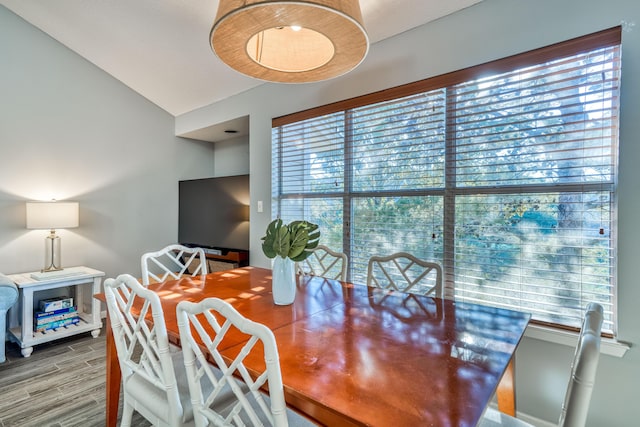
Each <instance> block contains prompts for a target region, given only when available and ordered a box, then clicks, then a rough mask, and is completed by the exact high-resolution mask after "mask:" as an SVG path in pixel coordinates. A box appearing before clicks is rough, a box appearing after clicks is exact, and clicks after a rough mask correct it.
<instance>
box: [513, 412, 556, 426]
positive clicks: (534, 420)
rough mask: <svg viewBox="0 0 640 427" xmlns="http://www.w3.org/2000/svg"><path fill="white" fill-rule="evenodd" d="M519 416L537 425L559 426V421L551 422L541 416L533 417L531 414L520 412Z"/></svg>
mask: <svg viewBox="0 0 640 427" xmlns="http://www.w3.org/2000/svg"><path fill="white" fill-rule="evenodd" d="M517 415H518V418H520V419H521V420H522V421H525V422H527V423H529V424H531V425H533V426H535V427H558V424H557V423H550V422H549V421H544V420H541V419H540V418H536V417H532V416H531V415H529V414H525V413H522V412H518V414H517Z"/></svg>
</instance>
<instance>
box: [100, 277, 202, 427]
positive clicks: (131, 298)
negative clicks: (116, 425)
mask: <svg viewBox="0 0 640 427" xmlns="http://www.w3.org/2000/svg"><path fill="white" fill-rule="evenodd" d="M104 291H105V295H106V300H107V310H108V311H109V318H110V322H111V328H112V331H113V338H114V341H115V345H116V352H117V354H118V361H119V364H120V370H121V372H122V390H123V397H124V401H123V411H122V418H121V423H120V426H121V427H128V426H130V425H131V420H132V416H133V412H134V411H137V412H138V413H140V414H141V415H142V416H143V417H144V418H146V419H147V420H148V421H149V422H151V423H152V424H153V425H154V426H167V427H168V426H172V427H178V426H190V425H194V421H193V411H192V410H191V402H190V395H189V387H188V383H187V382H186V379H185V374H184V362H183V360H182V352H180V350H179V348H176V347H174V346H170V344H169V341H168V337H167V330H166V326H165V320H164V314H163V311H162V306H161V305H160V299H159V297H158V295H157V294H156V293H154V292H152V291H150V290H149V289H147V288H145V287H144V286H142V285H141V284H140V283H139V282H138V280H137V279H135V278H134V277H133V276H130V275H128V274H123V275H120V276H118V277H117V278H115V279H113V278H110V279H107V280H106V281H105V283H104ZM134 304H136V308H135V310H136V311H135V312H134V311H132V309H133V306H134ZM138 309H139V312H138V311H137V310H138ZM176 371H177V372H178V374H176Z"/></svg>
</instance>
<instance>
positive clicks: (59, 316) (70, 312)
mask: <svg viewBox="0 0 640 427" xmlns="http://www.w3.org/2000/svg"><path fill="white" fill-rule="evenodd" d="M73 317H78V311H77V310H76V308H75V307H69V308H66V309H61V310H56V311H52V312H37V313H36V314H35V316H34V319H33V323H34V325H35V326H40V325H44V324H46V323H51V322H56V321H58V320H64V319H70V318H73Z"/></svg>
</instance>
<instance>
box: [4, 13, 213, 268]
mask: <svg viewBox="0 0 640 427" xmlns="http://www.w3.org/2000/svg"><path fill="white" fill-rule="evenodd" d="M0 58H1V59H0V62H1V65H0V271H1V272H3V273H17V272H24V271H34V270H37V269H40V268H42V267H43V263H44V260H43V258H44V238H45V236H46V234H47V232H46V231H44V230H27V229H25V201H27V200H48V199H51V198H56V199H59V200H62V199H69V200H75V201H78V202H80V227H78V228H76V229H70V230H60V231H59V234H60V235H61V236H62V255H63V256H62V261H63V265H66V266H72V265H88V266H91V267H94V268H97V269H100V270H103V271H105V272H106V273H107V275H108V276H114V275H117V274H120V273H124V272H127V273H131V274H134V275H139V274H140V255H141V254H142V253H143V252H146V251H149V250H156V249H158V248H160V247H162V246H164V245H166V244H169V243H173V242H176V241H177V237H178V230H177V228H178V181H179V180H181V179H194V178H202V177H210V176H213V174H214V148H213V145H212V144H210V143H204V142H202V143H197V142H193V141H187V140H184V139H182V138H178V137H175V136H174V135H175V133H174V125H175V123H174V118H173V117H172V116H171V115H169V114H168V113H166V112H165V111H163V110H161V109H160V108H158V107H157V106H155V105H154V104H152V103H151V102H149V101H147V100H146V99H144V98H142V97H141V96H139V95H138V94H136V93H135V92H133V91H131V90H130V89H129V88H127V87H126V86H124V85H123V84H122V83H120V82H118V81H117V80H115V79H113V78H112V77H111V76H109V75H108V74H106V73H105V72H103V71H101V70H100V69H98V68H97V67H95V66H93V65H92V64H90V63H89V62H87V61H86V60H84V59H83V58H81V57H80V56H78V55H76V54H75V53H73V52H72V51H70V50H69V49H67V48H65V47H64V46H62V45H61V44H59V43H58V42H56V41H54V40H52V39H51V38H50V37H49V36H47V35H46V34H44V33H42V32H40V31H39V30H37V29H35V28H34V27H32V26H31V25H29V24H27V23H25V22H24V21H23V20H22V19H21V18H19V17H17V16H16V15H14V14H13V13H11V12H9V11H8V10H7V9H5V8H4V7H1V6H0Z"/></svg>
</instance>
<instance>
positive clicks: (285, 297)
mask: <svg viewBox="0 0 640 427" xmlns="http://www.w3.org/2000/svg"><path fill="white" fill-rule="evenodd" d="M319 240H320V231H319V230H318V226H317V225H316V224H313V223H311V222H309V221H293V222H291V223H289V224H284V223H283V222H282V220H281V219H279V218H278V219H276V220H273V221H272V222H271V223H270V224H269V225H268V226H267V233H266V235H265V236H264V237H262V252H264V254H265V255H266V256H267V257H268V258H272V259H273V260H274V261H273V273H272V285H273V300H274V302H275V303H276V304H278V305H288V304H291V303H292V302H293V300H294V298H295V291H296V282H295V263H296V262H299V261H304V260H305V259H307V257H308V256H309V255H311V252H310V250H311V249H314V248H315V247H316V246H318V242H319Z"/></svg>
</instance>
